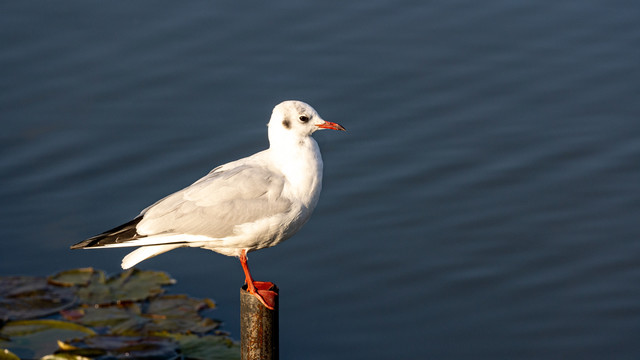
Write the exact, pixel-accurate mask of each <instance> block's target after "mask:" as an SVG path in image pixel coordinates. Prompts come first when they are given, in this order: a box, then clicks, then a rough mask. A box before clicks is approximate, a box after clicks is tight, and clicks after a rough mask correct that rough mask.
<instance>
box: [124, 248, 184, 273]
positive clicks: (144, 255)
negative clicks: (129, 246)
mask: <svg viewBox="0 0 640 360" xmlns="http://www.w3.org/2000/svg"><path fill="white" fill-rule="evenodd" d="M183 246H184V245H183V244H170V245H153V246H143V247H141V248H138V249H136V250H133V251H132V252H130V253H129V254H128V255H127V256H125V257H124V259H122V268H123V269H129V268H131V267H133V266H134V265H136V264H137V263H139V262H141V261H143V260H146V259H149V258H152V257H154V256H156V255H160V254H162V253H165V252H167V251H169V250H173V249H177V248H179V247H183Z"/></svg>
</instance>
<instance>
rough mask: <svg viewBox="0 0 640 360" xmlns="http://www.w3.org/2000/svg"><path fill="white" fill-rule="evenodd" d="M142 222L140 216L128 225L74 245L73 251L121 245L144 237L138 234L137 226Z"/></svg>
mask: <svg viewBox="0 0 640 360" xmlns="http://www.w3.org/2000/svg"><path fill="white" fill-rule="evenodd" d="M141 220H142V216H138V217H137V218H135V219H133V220H131V221H129V222H128V223H126V224H122V225H120V226H118V227H115V228H113V229H111V230H109V231H105V232H103V233H102V234H99V235H96V236H94V237H90V238H88V239H87V240H83V241H81V242H79V243H77V244H74V245H72V246H71V249H82V248H92V247H100V246H105V245H111V244H120V243H124V242H127V241H131V240H135V239H139V238H141V237H144V236H143V235H140V234H138V231H137V230H136V226H137V225H138V223H139V222H140V221H141Z"/></svg>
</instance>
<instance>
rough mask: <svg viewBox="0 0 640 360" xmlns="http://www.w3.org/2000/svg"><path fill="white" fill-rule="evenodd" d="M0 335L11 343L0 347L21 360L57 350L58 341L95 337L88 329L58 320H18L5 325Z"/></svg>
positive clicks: (1, 343) (0, 342)
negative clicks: (7, 338) (79, 337)
mask: <svg viewBox="0 0 640 360" xmlns="http://www.w3.org/2000/svg"><path fill="white" fill-rule="evenodd" d="M0 334H2V335H3V336H5V337H9V338H10V339H11V341H10V342H9V341H7V342H5V341H0V347H3V348H7V349H9V350H11V351H13V352H14V353H15V354H16V355H18V356H19V357H22V358H39V357H41V356H44V355H46V354H50V353H52V352H53V351H55V350H56V349H57V347H58V346H57V341H58V340H59V339H67V338H72V337H78V336H87V335H95V332H94V331H93V330H91V329H90V328H87V327H84V326H82V325H78V324H75V323H72V322H68V321H60V320H20V321H11V322H8V323H6V324H5V325H4V326H3V327H2V329H0Z"/></svg>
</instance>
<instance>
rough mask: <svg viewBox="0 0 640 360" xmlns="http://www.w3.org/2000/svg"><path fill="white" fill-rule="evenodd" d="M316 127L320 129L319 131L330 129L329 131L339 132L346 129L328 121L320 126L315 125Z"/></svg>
mask: <svg viewBox="0 0 640 360" xmlns="http://www.w3.org/2000/svg"><path fill="white" fill-rule="evenodd" d="M316 126H317V127H319V128H321V129H331V130H341V131H347V129H345V128H344V127H343V126H342V125H340V124H336V123H332V122H330V121H325V122H324V123H322V124H318V125H316Z"/></svg>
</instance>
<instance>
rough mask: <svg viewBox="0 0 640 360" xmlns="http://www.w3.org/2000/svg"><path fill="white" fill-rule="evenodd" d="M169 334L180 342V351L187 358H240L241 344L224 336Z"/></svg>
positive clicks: (223, 359)
mask: <svg viewBox="0 0 640 360" xmlns="http://www.w3.org/2000/svg"><path fill="white" fill-rule="evenodd" d="M168 336H169V337H171V338H173V339H174V340H176V341H177V342H178V343H179V344H180V352H181V353H182V355H183V356H184V357H185V358H187V359H193V360H199V359H203V360H209V359H213V360H232V359H233V360H235V359H240V345H239V344H238V343H235V342H233V341H231V340H230V339H229V338H227V337H224V336H218V335H205V336H198V335H193V334H191V335H184V334H170V335H168Z"/></svg>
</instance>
